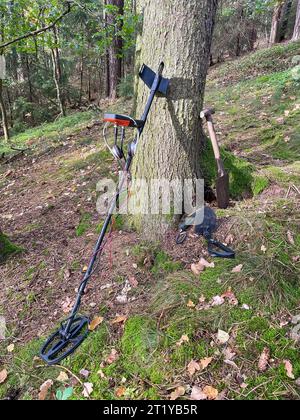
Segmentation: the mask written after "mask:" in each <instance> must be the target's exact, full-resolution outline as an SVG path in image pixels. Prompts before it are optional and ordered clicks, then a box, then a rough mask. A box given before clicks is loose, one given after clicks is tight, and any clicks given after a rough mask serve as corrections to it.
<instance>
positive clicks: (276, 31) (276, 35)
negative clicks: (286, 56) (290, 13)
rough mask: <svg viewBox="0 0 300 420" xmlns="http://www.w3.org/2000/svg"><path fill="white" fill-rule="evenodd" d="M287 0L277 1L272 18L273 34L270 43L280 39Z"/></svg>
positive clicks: (272, 43)
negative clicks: (282, 17) (283, 12)
mask: <svg viewBox="0 0 300 420" xmlns="http://www.w3.org/2000/svg"><path fill="white" fill-rule="evenodd" d="M284 4H285V0H279V1H277V3H276V5H275V8H274V12H273V18H272V26H271V34H270V40H269V44H270V45H274V44H276V43H277V42H279V41H280V20H281V16H282V11H283V7H284Z"/></svg>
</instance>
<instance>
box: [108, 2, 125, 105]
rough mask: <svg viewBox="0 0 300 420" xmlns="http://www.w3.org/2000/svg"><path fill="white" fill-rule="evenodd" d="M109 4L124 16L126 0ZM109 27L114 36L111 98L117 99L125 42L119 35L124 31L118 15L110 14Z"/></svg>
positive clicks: (110, 61)
mask: <svg viewBox="0 0 300 420" xmlns="http://www.w3.org/2000/svg"><path fill="white" fill-rule="evenodd" d="M107 4H110V5H113V6H116V7H117V8H118V13H117V14H118V15H120V16H122V15H123V14H124V0H108V1H107ZM107 19H108V22H107V23H108V25H109V27H110V31H111V32H112V35H113V40H112V43H111V45H110V47H109V97H110V98H112V99H115V98H116V97H117V87H118V84H119V83H120V80H121V78H122V50H123V40H122V38H121V37H120V35H119V32H120V30H121V29H122V22H121V21H120V20H118V19H117V17H116V14H112V13H110V14H108V18H107Z"/></svg>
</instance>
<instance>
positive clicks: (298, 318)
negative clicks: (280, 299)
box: [292, 315, 300, 325]
mask: <svg viewBox="0 0 300 420" xmlns="http://www.w3.org/2000/svg"><path fill="white" fill-rule="evenodd" d="M292 324H293V325H298V324H300V315H296V316H294V317H293V318H292Z"/></svg>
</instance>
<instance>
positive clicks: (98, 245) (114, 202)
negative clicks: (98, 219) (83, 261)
mask: <svg viewBox="0 0 300 420" xmlns="http://www.w3.org/2000/svg"><path fill="white" fill-rule="evenodd" d="M131 162H132V156H131V155H129V156H128V158H127V161H126V165H125V168H124V174H123V177H122V179H121V182H120V185H119V187H118V191H117V193H116V195H115V197H114V198H113V200H112V203H111V206H110V209H109V211H108V214H107V216H106V219H105V221H104V224H103V227H102V230H101V233H100V236H99V238H98V241H97V243H96V246H95V248H94V254H93V257H92V259H91V261H90V263H89V266H88V269H87V271H86V273H85V276H84V278H83V280H82V283H81V285H80V287H79V289H78V296H77V299H76V302H75V304H74V307H73V310H72V312H71V315H70V317H69V319H68V321H67V324H66V328H65V335H66V336H67V335H68V332H69V330H70V327H71V325H72V322H73V321H74V318H75V316H76V314H77V312H78V309H79V307H80V304H81V299H82V296H83V295H84V291H85V289H86V286H87V283H88V281H89V279H90V278H91V276H92V274H93V268H94V265H95V262H96V260H97V257H98V254H99V252H100V250H101V246H102V244H103V241H104V238H105V235H106V233H107V229H108V227H109V225H110V222H111V219H112V216H113V214H114V211H115V208H116V206H117V202H118V200H119V197H120V193H121V190H122V188H123V186H124V182H125V179H126V177H127V174H128V171H129V169H130V166H131Z"/></svg>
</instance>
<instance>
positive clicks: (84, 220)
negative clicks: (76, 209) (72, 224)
mask: <svg viewBox="0 0 300 420" xmlns="http://www.w3.org/2000/svg"><path fill="white" fill-rule="evenodd" d="M91 218H92V216H91V215H90V214H89V213H84V214H83V215H82V217H81V220H80V223H79V225H78V226H77V228H76V236H78V237H80V236H82V235H84V234H85V232H86V231H87V230H88V229H89V228H90V227H91Z"/></svg>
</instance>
